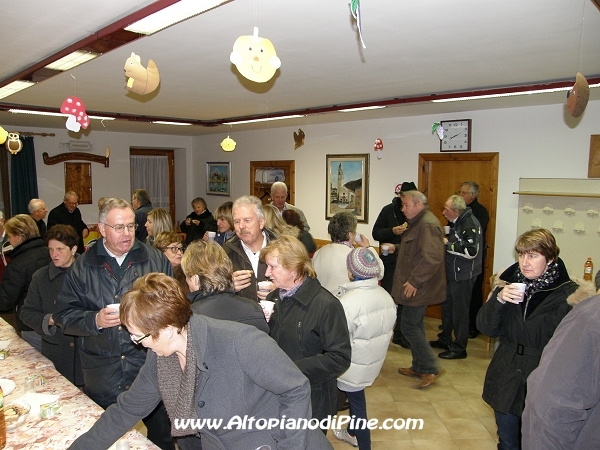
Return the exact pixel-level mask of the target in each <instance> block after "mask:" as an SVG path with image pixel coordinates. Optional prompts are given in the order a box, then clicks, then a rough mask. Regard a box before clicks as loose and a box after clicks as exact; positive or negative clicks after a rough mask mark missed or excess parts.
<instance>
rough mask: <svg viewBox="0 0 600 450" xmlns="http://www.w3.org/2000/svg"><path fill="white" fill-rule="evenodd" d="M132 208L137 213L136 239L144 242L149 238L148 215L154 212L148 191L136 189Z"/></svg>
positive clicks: (132, 199)
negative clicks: (147, 228)
mask: <svg viewBox="0 0 600 450" xmlns="http://www.w3.org/2000/svg"><path fill="white" fill-rule="evenodd" d="M131 206H133V210H134V211H135V223H137V229H136V230H135V237H136V239H139V240H140V241H142V242H144V241H145V240H146V238H147V237H148V230H146V221H147V220H148V213H149V212H150V211H152V202H151V201H150V195H149V194H148V191H146V190H145V189H136V190H135V191H133V194H131Z"/></svg>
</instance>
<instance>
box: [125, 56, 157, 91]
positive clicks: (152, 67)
mask: <svg viewBox="0 0 600 450" xmlns="http://www.w3.org/2000/svg"><path fill="white" fill-rule="evenodd" d="M123 69H124V70H125V76H126V77H127V86H126V87H125V88H126V89H127V90H128V91H131V92H135V93H136V94H140V95H146V94H150V93H151V92H154V91H155V90H156V88H157V87H158V85H159V84H160V74H159V73H158V67H156V63H155V62H154V61H152V60H149V61H148V68H145V67H144V66H142V63H141V60H140V56H139V55H136V54H135V53H133V52H131V56H130V57H129V58H127V61H125V67H124V68H123Z"/></svg>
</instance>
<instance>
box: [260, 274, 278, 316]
mask: <svg viewBox="0 0 600 450" xmlns="http://www.w3.org/2000/svg"><path fill="white" fill-rule="evenodd" d="M266 281H269V280H266ZM274 290H275V285H274V284H273V283H272V282H269V287H268V288H266V289H265V288H263V289H259V287H258V283H257V287H256V296H257V297H258V300H265V299H266V298H267V295H269V294H270V293H271V291H274ZM267 322H268V320H267Z"/></svg>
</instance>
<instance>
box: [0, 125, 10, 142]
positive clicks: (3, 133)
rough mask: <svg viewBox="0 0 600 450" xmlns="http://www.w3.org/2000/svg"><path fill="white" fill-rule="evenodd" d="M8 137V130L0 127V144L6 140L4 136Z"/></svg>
mask: <svg viewBox="0 0 600 450" xmlns="http://www.w3.org/2000/svg"><path fill="white" fill-rule="evenodd" d="M7 137H8V132H7V131H6V130H5V129H4V128H2V127H0V144H4V142H6V138H7Z"/></svg>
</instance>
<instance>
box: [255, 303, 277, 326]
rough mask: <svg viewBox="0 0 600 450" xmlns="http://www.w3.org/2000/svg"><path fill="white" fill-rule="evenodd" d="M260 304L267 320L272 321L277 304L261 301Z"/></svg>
mask: <svg viewBox="0 0 600 450" xmlns="http://www.w3.org/2000/svg"><path fill="white" fill-rule="evenodd" d="M258 303H259V304H260V307H261V308H262V310H263V313H264V315H265V319H266V320H267V322H268V321H269V320H271V314H273V308H275V302H272V301H270V300H261V301H260V302H258Z"/></svg>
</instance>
